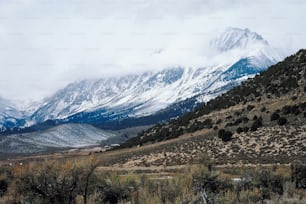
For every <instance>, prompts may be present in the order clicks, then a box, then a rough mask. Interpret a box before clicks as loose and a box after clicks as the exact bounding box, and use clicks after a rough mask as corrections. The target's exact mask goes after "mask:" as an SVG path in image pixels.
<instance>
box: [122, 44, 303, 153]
mask: <svg viewBox="0 0 306 204" xmlns="http://www.w3.org/2000/svg"><path fill="white" fill-rule="evenodd" d="M305 92H306V50H300V51H299V52H298V53H296V54H295V55H292V56H290V57H287V58H286V59H285V60H284V61H282V62H280V63H277V64H276V65H273V66H271V67H270V68H269V69H268V70H267V71H264V72H262V73H261V74H260V75H257V76H256V77H255V78H253V79H249V80H247V81H246V82H243V83H242V84H241V85H240V86H237V87H235V88H233V89H232V90H230V91H228V92H226V93H224V94H222V95H221V96H218V97H216V98H215V99H213V100H211V101H209V102H208V103H207V104H205V105H203V106H200V107H198V108H197V109H196V110H194V111H193V112H191V113H188V114H186V115H184V116H182V117H180V118H178V119H176V120H172V121H171V122H170V123H168V124H165V125H157V126H155V127H152V128H150V129H148V130H147V131H145V132H144V133H143V134H141V135H140V136H139V137H136V138H132V139H130V140H129V141H127V142H126V143H124V144H123V145H122V147H124V146H126V147H128V146H135V145H143V144H146V143H151V142H156V141H162V140H167V139H171V138H174V137H178V136H180V135H183V134H186V133H194V132H196V131H199V130H203V129H211V128H212V127H215V128H214V129H215V132H214V134H217V132H216V131H217V130H218V129H220V128H222V129H223V128H224V129H226V130H227V129H228V130H230V131H232V132H235V131H236V129H237V132H238V128H239V127H240V128H241V129H239V132H244V131H245V132H247V133H246V134H249V133H248V132H249V130H251V131H256V130H257V129H258V128H260V127H262V126H267V127H270V126H275V125H278V124H281V125H284V124H287V123H289V124H291V125H293V126H297V127H305V125H306V123H305V117H306V95H305ZM268 108H269V109H268ZM272 114H274V115H275V114H277V115H278V118H277V119H275V120H272V119H271V118H272V117H274V116H272ZM255 116H256V117H255ZM280 117H282V118H285V120H284V119H279V118H280ZM279 120H281V121H279ZM282 123H284V124H282ZM243 124H244V125H243ZM240 125H241V126H240ZM301 131H304V130H303V128H302V130H301ZM220 134H221V133H220ZM299 134H300V133H299ZM301 134H302V135H303V134H304V133H301ZM221 136H222V135H221ZM304 139H305V138H304Z"/></svg>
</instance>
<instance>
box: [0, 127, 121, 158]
mask: <svg viewBox="0 0 306 204" xmlns="http://www.w3.org/2000/svg"><path fill="white" fill-rule="evenodd" d="M113 136H115V135H114V134H113V133H109V132H106V131H103V130H101V129H98V128H94V127H93V126H91V125H85V124H65V125H59V126H56V127H53V128H50V129H48V130H45V131H37V132H33V133H25V134H14V135H8V136H2V137H1V138H0V153H37V152H45V151H48V150H56V149H58V148H77V147H86V146H90V145H99V144H100V143H101V141H103V140H106V139H108V138H110V137H113Z"/></svg>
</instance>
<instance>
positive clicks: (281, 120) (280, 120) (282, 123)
mask: <svg viewBox="0 0 306 204" xmlns="http://www.w3.org/2000/svg"><path fill="white" fill-rule="evenodd" d="M286 123H287V119H286V118H284V117H280V118H279V119H278V121H277V124H278V125H285V124H286Z"/></svg>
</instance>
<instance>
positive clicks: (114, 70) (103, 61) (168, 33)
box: [0, 0, 306, 100]
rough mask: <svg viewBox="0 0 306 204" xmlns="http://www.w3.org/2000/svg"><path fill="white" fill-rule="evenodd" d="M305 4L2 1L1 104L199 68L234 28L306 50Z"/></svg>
mask: <svg viewBox="0 0 306 204" xmlns="http://www.w3.org/2000/svg"><path fill="white" fill-rule="evenodd" d="M305 6H306V3H305V1H303V0H293V1H292V0H290V1H281V2H280V1H276V0H268V1H263V0H260V1H256V2H255V1H242V0H231V1H228V0H222V1H213V0H190V1H183V0H176V1H174V0H152V1H148V0H99V1H98V0H86V1H85V0H70V1H68V0H62V1H53V0H28V1H22V0H12V1H0V96H3V97H7V98H11V99H36V100H38V99H41V98H42V97H45V96H48V95H50V94H52V93H53V92H55V91H56V90H57V89H59V88H62V87H63V86H65V85H66V84H67V83H69V82H73V81H75V80H80V79H82V78H92V77H95V78H97V77H106V76H113V75H123V74H126V73H134V72H140V71H145V70H152V69H161V68H163V67H167V66H173V65H183V66H198V65H200V64H201V63H204V62H205V61H206V60H207V56H208V55H209V53H210V50H209V49H208V46H207V44H208V43H207V42H208V41H209V40H210V39H211V38H212V37H213V36H214V35H215V34H216V33H217V32H219V31H221V30H222V29H224V28H225V27H228V26H233V27H241V28H246V27H248V28H250V29H251V30H252V31H256V32H257V33H259V34H261V35H262V36H263V37H264V38H265V39H266V40H267V41H268V42H269V43H270V44H271V45H272V46H274V47H278V48H279V49H283V50H284V51H285V52H286V53H288V54H289V53H292V52H294V51H296V50H297V49H299V48H302V47H304V48H305V46H306V39H305V38H306V36H305V35H304V34H305V29H306V25H305V22H304V21H303V19H306V14H305V12H304V8H305Z"/></svg>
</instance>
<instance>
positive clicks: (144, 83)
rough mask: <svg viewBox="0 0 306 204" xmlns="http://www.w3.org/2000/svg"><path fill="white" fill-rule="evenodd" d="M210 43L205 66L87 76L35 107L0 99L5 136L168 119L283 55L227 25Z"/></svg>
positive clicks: (0, 127) (0, 124)
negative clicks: (72, 125)
mask: <svg viewBox="0 0 306 204" xmlns="http://www.w3.org/2000/svg"><path fill="white" fill-rule="evenodd" d="M209 46H210V50H211V53H214V54H213V55H212V56H211V57H210V60H208V61H207V63H204V64H203V65H202V66H200V67H184V66H176V67H165V68H164V69H161V70H157V71H147V72H144V73H139V74H130V75H125V76H121V77H109V78H98V79H84V80H82V81H77V82H74V83H71V84H69V85H67V86H66V87H65V88H63V89H61V90H59V91H57V92H56V93H55V94H53V95H52V96H50V97H47V98H45V99H44V100H43V101H42V102H40V103H39V104H41V105H39V106H38V107H36V108H33V107H31V110H20V109H18V108H16V106H15V105H14V104H13V103H12V102H10V101H9V100H6V99H2V98H0V130H1V132H2V134H12V133H25V132H35V131H38V130H40V131H42V130H45V129H48V128H53V127H55V126H57V125H60V124H67V123H68V124H69V123H80V124H84V123H85V124H91V125H94V126H96V127H99V128H103V129H120V128H127V127H133V126H138V125H152V124H156V123H158V122H162V121H169V120H170V119H171V118H175V117H178V116H180V115H183V114H184V113H186V112H189V111H191V110H193V109H194V108H195V107H197V106H198V105H199V104H202V103H205V102H207V101H209V100H211V99H212V98H215V97H216V96H218V95H220V94H222V93H224V92H226V91H228V90H230V89H231V88H233V87H235V86H237V85H239V84H240V83H241V82H242V81H244V80H246V79H247V78H250V77H254V76H255V75H256V74H258V73H260V72H262V71H264V70H266V69H267V67H269V66H270V65H273V64H275V63H276V62H278V61H280V60H281V59H282V58H283V57H284V56H283V55H282V54H281V53H280V52H279V51H278V50H276V49H274V48H272V47H271V46H270V45H269V43H268V42H267V41H266V40H265V39H264V38H263V37H262V36H260V35H259V34H257V33H255V32H251V31H250V30H249V29H240V28H227V29H226V30H224V31H223V32H221V33H218V34H216V37H215V38H214V39H212V40H211V41H210V45H209ZM160 54H162V53H160ZM203 57H204V56H203Z"/></svg>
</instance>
